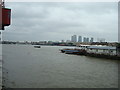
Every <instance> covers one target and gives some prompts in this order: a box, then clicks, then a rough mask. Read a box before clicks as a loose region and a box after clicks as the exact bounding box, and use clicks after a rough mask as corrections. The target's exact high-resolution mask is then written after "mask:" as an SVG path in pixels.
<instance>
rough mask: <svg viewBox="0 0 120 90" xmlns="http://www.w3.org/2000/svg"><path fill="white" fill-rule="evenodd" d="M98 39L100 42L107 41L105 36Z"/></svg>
mask: <svg viewBox="0 0 120 90" xmlns="http://www.w3.org/2000/svg"><path fill="white" fill-rule="evenodd" d="M97 41H98V42H105V39H104V38H98V39H97Z"/></svg>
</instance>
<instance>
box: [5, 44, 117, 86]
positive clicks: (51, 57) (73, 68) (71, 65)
mask: <svg viewBox="0 0 120 90" xmlns="http://www.w3.org/2000/svg"><path fill="white" fill-rule="evenodd" d="M61 48H65V47H58V46H42V47H41V48H40V49H39V48H34V47H33V46H31V45H3V60H4V64H3V68H4V70H3V72H4V74H3V76H4V80H5V81H4V82H3V83H4V85H5V86H6V87H11V88H115V87H118V61H117V60H109V59H99V58H93V57H86V56H77V55H67V54H63V53H60V51H59V49H61Z"/></svg>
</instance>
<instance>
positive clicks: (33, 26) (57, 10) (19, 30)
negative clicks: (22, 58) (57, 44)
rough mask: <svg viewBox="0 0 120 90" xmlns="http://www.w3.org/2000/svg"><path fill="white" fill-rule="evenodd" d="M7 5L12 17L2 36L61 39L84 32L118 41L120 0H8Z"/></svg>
mask: <svg viewBox="0 0 120 90" xmlns="http://www.w3.org/2000/svg"><path fill="white" fill-rule="evenodd" d="M28 6H29V7H28ZM6 7H7V8H11V9H12V21H11V26H9V27H6V30H5V31H3V40H13V41H61V40H70V38H71V36H72V35H81V36H85V37H94V40H96V41H97V38H105V40H106V41H108V42H109V41H110V42H117V41H118V26H117V25H118V22H117V15H118V10H117V8H118V3H117V2H116V3H115V2H111V3H110V2H106V3H105V2H100V3H99V2H97V3H96V2H86V3H82V2H79V3H55V2H54V3H52V2H51V3H49V2H46V3H43V2H41V3H37V2H36V3H31V2H27V3H25V2H23V3H18V2H16V3H15V2H10V3H9V2H7V3H6ZM21 7H23V8H24V9H23V8H21ZM31 12H32V13H31ZM115 17H116V18H115Z"/></svg>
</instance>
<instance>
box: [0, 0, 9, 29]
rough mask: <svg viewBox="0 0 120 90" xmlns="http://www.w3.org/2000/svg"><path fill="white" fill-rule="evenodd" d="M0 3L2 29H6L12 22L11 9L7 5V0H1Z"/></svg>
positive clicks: (0, 24)
mask: <svg viewBox="0 0 120 90" xmlns="http://www.w3.org/2000/svg"><path fill="white" fill-rule="evenodd" d="M0 4H1V5H0V9H1V10H0V18H1V19H0V30H4V29H5V28H4V27H5V26H9V25H10V23H11V9H9V8H6V7H5V0H1V3H0Z"/></svg>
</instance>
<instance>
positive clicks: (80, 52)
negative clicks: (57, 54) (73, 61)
mask: <svg viewBox="0 0 120 90" xmlns="http://www.w3.org/2000/svg"><path fill="white" fill-rule="evenodd" d="M61 52H62V53H65V54H76V55H85V54H86V50H84V49H62V50H61Z"/></svg>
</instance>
